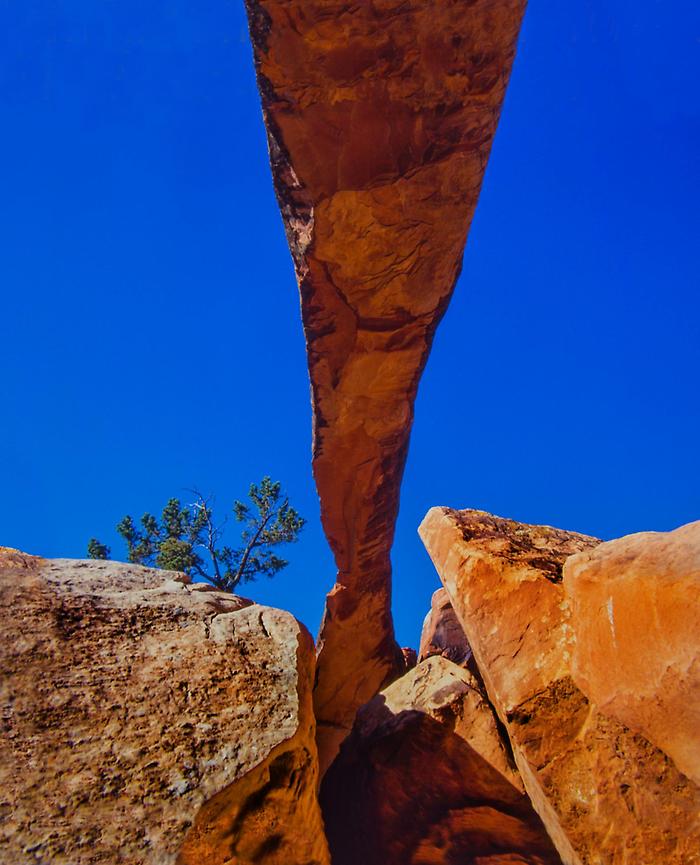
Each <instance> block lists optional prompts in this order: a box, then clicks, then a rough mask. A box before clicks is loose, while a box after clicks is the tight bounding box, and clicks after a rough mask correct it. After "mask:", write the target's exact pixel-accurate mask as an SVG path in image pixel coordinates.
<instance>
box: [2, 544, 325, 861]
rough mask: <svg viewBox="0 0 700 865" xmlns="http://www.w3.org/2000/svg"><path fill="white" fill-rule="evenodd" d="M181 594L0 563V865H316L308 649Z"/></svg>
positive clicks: (319, 832) (83, 566)
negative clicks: (0, 731) (119, 864)
mask: <svg viewBox="0 0 700 865" xmlns="http://www.w3.org/2000/svg"><path fill="white" fill-rule="evenodd" d="M188 583H189V579H188V578H187V577H185V576H184V575H182V574H176V573H174V572H168V571H158V570H152V569H149V568H143V567H139V566H136V565H123V564H118V563H115V562H96V561H91V562H81V561H70V560H62V559H56V560H51V561H46V560H42V559H37V558H34V557H32V556H25V555H22V554H20V553H17V552H16V551H8V550H4V551H2V552H0V605H1V606H2V609H3V616H2V620H1V622H0V654H1V655H2V672H3V675H2V690H1V692H0V703H1V705H2V720H3V735H2V740H1V742H0V797H1V799H0V817H1V821H0V862H3V863H8V865H9V863H12V865H25V863H26V865H29V863H32V865H36V863H37V862H38V863H49V862H50V863H52V865H54V863H56V865H84V863H85V865H86V863H109V865H112V863H117V862H128V863H130V865H147V863H148V865H156V863H157V865H167V863H175V862H177V863H180V865H195V863H196V865H223V863H225V862H226V863H228V862H233V861H235V862H237V863H246V865H247V863H253V862H260V861H265V863H276V865H277V863H278V865H282V863H285V865H290V863H298V865H309V863H318V865H327V863H328V856H327V848H326V843H325V838H324V835H323V829H322V825H321V818H320V811H319V808H318V804H317V800H316V784H317V777H318V766H317V757H316V747H315V737H314V732H315V731H314V721H313V714H312V701H311V683H312V681H313V667H314V649H313V643H312V641H311V638H310V637H309V635H308V633H307V632H306V631H305V630H304V629H303V627H302V626H300V625H299V623H298V622H297V621H296V620H295V619H294V618H293V617H292V616H291V615H289V614H288V613H284V612H282V611H280V610H274V609H270V608H269V607H261V606H258V605H253V604H252V603H251V602H250V601H247V600H245V599H243V598H237V597H234V596H232V595H228V594H224V593H222V592H216V591H207V590H206V588H205V587H202V586H197V585H189V584H188Z"/></svg>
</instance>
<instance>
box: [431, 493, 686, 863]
mask: <svg viewBox="0 0 700 865" xmlns="http://www.w3.org/2000/svg"><path fill="white" fill-rule="evenodd" d="M420 534H421V537H422V539H423V541H424V543H425V545H426V547H427V549H428V552H429V553H430V556H431V558H432V560H433V562H434V563H435V566H436V568H437V570H438V573H439V574H440V576H441V578H442V580H443V583H444V585H445V588H446V589H447V591H448V593H449V595H450V598H451V600H452V604H453V606H454V608H455V611H456V612H457V615H458V617H459V619H460V621H461V622H462V624H463V626H464V629H465V632H466V634H467V638H468V640H469V644H470V646H471V648H472V651H473V653H474V657H475V660H476V662H477V664H478V667H479V671H480V673H481V675H482V676H483V680H484V683H485V685H486V688H487V692H488V695H489V698H490V701H491V702H492V704H493V705H494V708H495V709H496V711H497V712H498V715H499V717H500V720H501V722H502V723H503V724H504V726H505V728H506V730H507V732H508V735H509V737H510V741H511V744H512V747H513V753H514V756H515V759H516V762H517V765H518V768H519V769H520V773H521V776H522V779H523V782H524V784H525V787H526V789H527V791H528V793H529V795H530V798H531V800H532V802H533V804H534V806H535V808H536V809H537V811H538V813H539V814H540V816H541V817H542V819H543V822H544V823H545V825H546V827H547V830H548V832H549V834H550V837H551V838H552V840H553V841H554V843H555V844H556V846H557V848H558V850H559V852H560V854H561V857H562V860H563V861H564V862H565V863H566V865H628V863H630V862H635V863H639V865H661V863H663V865H687V863H690V862H698V861H700V834H699V833H698V814H699V813H700V791H699V790H698V787H697V786H696V785H695V784H693V783H692V782H691V781H690V780H689V779H688V778H686V777H685V776H684V775H683V774H681V773H680V772H679V771H678V769H677V767H676V766H675V765H674V763H673V761H672V760H671V759H670V758H669V757H668V756H667V755H666V754H665V753H664V752H663V751H662V750H660V749H659V748H657V747H655V746H654V745H653V744H652V743H651V742H650V741H649V740H648V739H647V738H645V737H643V736H642V735H640V734H639V733H638V732H636V731H635V730H633V729H631V728H629V727H628V726H626V725H625V724H624V723H621V722H620V721H619V720H618V719H617V718H615V717H613V716H612V715H608V714H606V713H604V712H602V711H601V710H600V708H599V707H597V706H596V705H594V704H593V703H591V702H590V701H589V700H588V699H587V697H586V696H585V694H584V693H582V691H581V690H579V688H578V687H577V685H576V683H575V681H574V679H573V677H572V653H573V651H574V647H575V640H574V632H573V628H572V619H571V612H570V608H569V604H568V601H567V598H566V595H565V592H564V587H563V585H562V569H563V566H564V563H565V561H566V560H567V559H568V557H569V556H571V555H575V554H581V555H582V556H583V557H587V556H589V555H590V551H591V550H593V548H594V547H595V546H596V544H597V541H595V540H594V539H593V538H589V537H586V536H584V535H579V534H575V533H573V532H563V531H559V530H557V529H552V528H550V527H547V526H528V525H523V524H521V523H517V522H514V521H512V520H504V519H500V518H498V517H493V516H490V515H489V514H485V513H483V512H480V511H451V510H449V509H447V508H433V509H432V510H431V511H430V512H429V513H428V515H427V516H426V518H425V520H424V521H423V524H422V525H421V528H420ZM593 557H595V550H593ZM611 675H613V671H611Z"/></svg>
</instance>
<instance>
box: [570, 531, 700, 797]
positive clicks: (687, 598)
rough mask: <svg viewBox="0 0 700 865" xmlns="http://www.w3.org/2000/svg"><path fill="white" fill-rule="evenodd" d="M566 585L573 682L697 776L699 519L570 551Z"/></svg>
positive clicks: (699, 762) (699, 760) (696, 778)
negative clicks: (572, 553)
mask: <svg viewBox="0 0 700 865" xmlns="http://www.w3.org/2000/svg"><path fill="white" fill-rule="evenodd" d="M564 589H565V590H566V593H567V596H568V598H569V599H570V602H571V624H572V627H573V629H574V632H575V635H576V641H575V643H574V649H573V658H572V666H571V670H572V675H573V678H574V681H575V682H576V684H577V685H578V687H579V688H580V689H581V690H582V691H583V693H584V694H585V695H586V696H587V697H588V698H589V699H590V700H591V701H592V702H593V703H595V704H596V706H597V707H598V708H599V709H600V711H602V712H605V713H606V714H609V715H613V716H614V717H615V718H617V719H618V720H619V721H622V723H623V724H625V725H626V726H627V727H629V728H630V729H631V730H635V731H636V732H639V733H642V735H644V736H645V737H646V738H647V739H649V741H650V742H653V743H654V745H656V746H657V747H658V748H661V750H662V751H665V752H666V753H667V754H668V755H669V756H670V757H671V758H672V759H673V761H674V762H675V764H676V766H677V767H678V768H679V769H680V770H681V772H683V773H685V774H686V775H687V776H688V777H689V778H692V779H693V780H694V781H695V783H696V784H700V522H696V523H691V524H690V525H687V526H683V527H682V528H680V529H677V530H676V531H675V532H643V533H640V534H636V535H630V536H629V537H626V538H620V539H619V540H615V541H610V542H609V543H606V544H601V545H600V546H598V547H596V548H595V549H593V550H589V551H587V552H585V553H579V555H577V556H572V557H571V558H570V559H568V560H567V562H566V564H565V566H564Z"/></svg>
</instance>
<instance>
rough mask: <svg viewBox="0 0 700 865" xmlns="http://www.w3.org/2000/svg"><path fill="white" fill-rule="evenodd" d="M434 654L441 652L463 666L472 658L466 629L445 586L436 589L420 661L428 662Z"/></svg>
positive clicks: (425, 629) (420, 652) (428, 615)
mask: <svg viewBox="0 0 700 865" xmlns="http://www.w3.org/2000/svg"><path fill="white" fill-rule="evenodd" d="M431 655H441V656H442V657H443V658H448V659H449V660H450V661H454V662H455V664H463V665H466V664H468V663H469V661H470V660H471V657H472V650H471V649H470V648H469V643H468V641H467V636H466V634H465V633H464V628H463V627H462V625H461V623H460V621H459V619H458V618H457V614H456V613H455V611H454V608H453V607H452V604H451V602H450V596H449V595H448V594H447V592H446V591H445V589H444V588H441V589H436V590H435V591H434V592H433V596H432V598H431V600H430V610H429V611H428V614H427V615H426V617H425V619H424V621H423V630H422V631H421V635H420V648H419V649H418V658H419V660H421V661H424V660H425V659H426V658H429V657H431Z"/></svg>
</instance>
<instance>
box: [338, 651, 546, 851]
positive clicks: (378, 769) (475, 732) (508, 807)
mask: <svg viewBox="0 0 700 865" xmlns="http://www.w3.org/2000/svg"><path fill="white" fill-rule="evenodd" d="M321 803H322V807H323V811H324V818H325V822H326V831H327V834H328V840H329V844H330V847H331V853H332V857H333V863H334V865H359V863H362V865H409V863H411V865H456V863H459V865H471V863H475V865H477V863H478V865H506V863H513V865H515V863H520V865H525V863H532V865H535V863H537V865H544V863H551V865H554V863H558V862H559V857H558V856H557V854H556V851H555V850H554V848H553V847H552V845H551V842H550V841H549V838H548V837H547V833H546V832H545V830H544V827H543V826H542V824H541V822H540V820H539V818H538V817H537V815H536V814H535V812H534V811H533V810H532V806H531V805H530V802H529V800H528V798H527V796H525V795H524V792H523V787H522V784H521V782H520V778H519V777H518V774H517V772H516V771H515V767H514V765H513V763H512V757H511V756H510V754H509V751H508V746H507V743H506V745H505V746H504V742H503V740H502V739H501V736H500V734H499V731H498V727H497V723H496V718H495V716H494V714H493V710H492V709H491V707H490V705H489V704H488V702H487V701H486V700H485V698H484V695H483V693H482V692H481V690H480V685H479V683H478V682H477V680H476V679H475V678H474V677H473V676H472V675H471V673H469V672H468V671H467V670H465V669H463V668H461V667H458V666H457V665H455V664H453V663H452V662H451V661H448V660H447V659H445V658H441V657H432V658H429V659H428V660H427V661H423V662H422V663H421V664H419V665H418V667H416V668H415V669H414V670H412V671H411V672H410V673H408V674H407V675H406V676H404V677H403V678H401V679H399V680H398V681H397V682H395V683H394V684H393V685H391V686H390V687H389V688H387V689H386V690H384V691H383V692H382V693H381V694H379V695H378V696H377V697H375V698H374V699H373V700H372V701H371V702H370V703H368V704H367V705H366V706H364V707H363V708H362V709H360V712H359V713H358V716H357V720H356V722H355V726H354V728H353V731H352V733H351V735H350V736H349V737H348V738H347V739H346V740H345V742H344V743H343V745H342V746H341V749H340V754H339V756H338V757H337V759H336V760H335V762H334V763H333V765H332V766H331V767H330V769H329V770H328V772H327V773H326V775H325V777H324V780H323V784H322V787H321Z"/></svg>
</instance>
